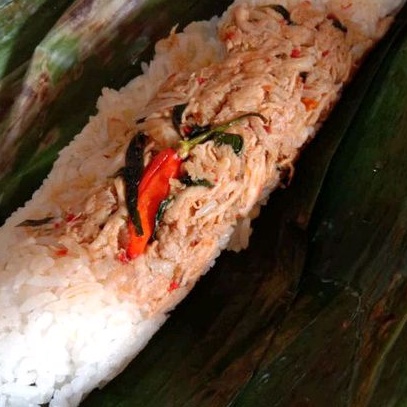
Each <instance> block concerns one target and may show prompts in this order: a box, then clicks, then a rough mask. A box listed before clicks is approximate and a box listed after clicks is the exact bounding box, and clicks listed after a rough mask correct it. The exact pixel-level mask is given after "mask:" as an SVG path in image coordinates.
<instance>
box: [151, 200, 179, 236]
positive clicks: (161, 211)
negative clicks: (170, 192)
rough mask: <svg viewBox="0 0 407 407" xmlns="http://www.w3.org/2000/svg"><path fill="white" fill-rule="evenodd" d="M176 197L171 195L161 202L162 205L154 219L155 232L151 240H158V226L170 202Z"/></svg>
mask: <svg viewBox="0 0 407 407" xmlns="http://www.w3.org/2000/svg"><path fill="white" fill-rule="evenodd" d="M173 199H174V197H172V196H170V197H168V198H166V199H163V200H162V201H161V203H160V206H159V207H158V210H157V213H156V214H155V219H154V232H153V234H152V236H151V240H156V234H157V230H158V227H159V226H160V222H161V219H162V218H163V216H164V212H165V210H166V209H167V207H168V205H169V203H170V202H171V201H172V200H173Z"/></svg>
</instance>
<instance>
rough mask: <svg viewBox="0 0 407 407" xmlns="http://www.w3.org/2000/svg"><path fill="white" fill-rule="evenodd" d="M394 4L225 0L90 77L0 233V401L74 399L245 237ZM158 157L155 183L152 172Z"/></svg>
mask: <svg viewBox="0 0 407 407" xmlns="http://www.w3.org/2000/svg"><path fill="white" fill-rule="evenodd" d="M401 3H402V1H401V0H388V1H387V0H375V1H372V0H370V1H369V0H358V1H356V0H353V1H352V2H349V1H347V0H313V1H298V0H288V1H281V4H279V5H278V6H276V5H272V6H270V4H269V2H267V1H261V0H258V1H254V0H251V1H240V0H237V1H236V2H235V3H234V4H233V5H232V6H231V7H230V8H229V9H228V10H227V12H226V13H225V14H224V15H223V16H222V17H221V18H214V19H212V20H210V21H204V22H198V23H192V24H190V25H189V26H188V27H187V28H186V29H185V30H184V32H182V33H178V34H177V33H175V32H172V33H171V34H170V35H169V37H168V38H166V39H164V40H161V41H160V42H158V43H157V45H156V56H155V58H154V60H153V61H152V62H151V63H150V64H149V65H145V66H144V74H143V75H141V76H139V77H137V78H135V79H134V80H133V81H132V82H130V83H129V84H128V85H127V86H125V87H124V88H122V89H121V90H119V91H115V90H111V89H104V90H103V92H102V96H101V97H100V99H99V101H98V113H97V115H96V116H94V117H91V118H90V120H89V123H88V124H87V125H86V127H85V128H84V129H83V131H82V132H81V133H80V134H79V135H77V136H76V137H75V139H74V140H73V141H72V142H71V144H70V145H69V146H68V147H66V148H65V149H63V150H62V151H61V153H60V157H59V159H58V160H57V161H56V163H55V165H54V167H53V169H52V171H51V173H50V174H49V176H48V178H47V179H46V180H45V181H44V183H43V185H42V187H41V188H40V189H39V190H38V191H37V192H36V193H35V194H34V196H33V198H32V199H31V200H30V201H29V202H27V204H26V205H25V206H24V207H23V208H20V209H18V210H17V211H16V212H15V213H14V214H13V215H12V216H11V217H10V218H9V219H8V220H7V222H6V224H5V225H4V226H3V227H2V228H1V230H0V241H1V248H0V287H1V296H0V406H20V405H24V406H25V405H34V406H35V405H41V404H45V403H49V404H50V406H58V407H63V406H77V405H78V404H79V403H80V401H81V400H82V399H83V397H84V396H85V395H86V394H87V393H89V392H90V391H91V390H92V389H94V388H96V387H98V386H99V387H100V386H103V385H104V384H105V383H106V382H108V381H109V380H111V379H112V378H113V377H114V376H116V375H117V374H118V373H120V371H121V370H123V369H124V367H125V366H126V365H127V364H128V363H129V362H130V360H131V359H132V358H134V357H135V355H136V354H137V353H138V352H139V351H140V350H141V349H142V348H143V347H144V346H145V345H146V343H147V342H148V340H149V339H150V337H151V336H152V335H153V334H154V333H155V332H156V331H157V330H158V329H159V327H160V326H161V325H162V324H163V323H164V322H165V320H166V318H167V317H168V315H169V312H170V311H171V310H172V309H173V308H174V307H175V306H176V305H177V304H178V303H179V302H180V301H181V300H182V298H184V297H185V296H186V295H187V293H188V292H189V291H190V290H191V289H192V288H193V286H194V285H195V284H196V282H197V281H198V279H199V278H200V276H202V275H203V274H204V273H206V272H207V271H208V269H209V268H210V267H211V266H212V265H213V264H214V261H215V259H216V257H217V256H218V255H219V254H220V252H221V251H222V250H223V249H226V248H229V249H232V250H235V251H238V250H240V249H242V248H245V247H246V246H247V245H248V241H249V236H250V231H251V229H250V221H251V219H253V218H254V217H255V216H256V215H257V214H258V212H259V207H260V204H261V203H264V202H265V200H266V199H267V197H268V195H269V193H270V192H271V191H273V190H274V189H276V188H278V187H280V186H282V185H286V184H287V183H289V180H290V179H291V177H292V176H293V173H294V166H293V164H294V162H295V160H296V158H297V156H298V154H299V151H300V150H301V148H302V147H303V146H304V145H305V144H306V143H307V142H308V141H310V140H311V139H312V138H313V137H314V135H315V133H316V131H317V130H318V128H319V127H320V126H321V123H322V122H323V120H324V119H325V118H326V117H327V115H328V114H329V112H330V110H331V109H332V107H333V105H334V103H335V102H336V101H337V100H338V98H339V97H340V94H341V91H342V89H343V86H344V85H345V84H346V83H347V82H348V81H349V80H350V78H351V77H352V74H353V73H354V72H355V70H356V69H357V67H358V66H359V65H360V63H361V61H362V59H363V57H364V56H365V55H366V53H367V52H368V51H369V50H370V49H371V48H372V46H373V45H374V44H375V42H377V41H378V40H379V39H380V38H381V37H382V36H383V34H384V33H385V32H386V30H387V28H388V27H389V25H390V23H391V21H392V17H391V15H392V14H394V12H396V10H397V9H398V7H400V6H401ZM166 151H169V152H171V154H173V155H170V156H168V155H167V156H165V157H166V158H165V157H164V155H163V152H166ZM160 157H161V158H162V157H164V158H162V161H160V162H159V163H158V158H160ZM168 157H169V158H168ZM137 160H138V161H137ZM165 160H173V161H174V166H173V167H172V170H173V171H172V172H170V173H166V174H167V175H166V179H165V180H164V181H165V182H164V181H162V178H160V179H158V178H157V179H156V178H154V177H156V175H157V174H159V173H160V174H162V173H163V168H164V164H162V163H164V162H165V163H168V161H165ZM140 165H141V169H142V172H141V175H140V176H139V178H137V177H136V175H135V174H136V173H137V171H139V170H140V168H139V167H140ZM166 168H169V165H168V166H167V167H166ZM164 184H165V185H164ZM157 194H158V195H157ZM164 201H165V205H162V203H163V202H164ZM143 202H144V204H143ZM152 202H154V205H155V207H154V209H153V210H152V209H151V208H150V207H149V205H150V204H151V203H152ZM158 204H160V205H159V207H157V205H158ZM143 205H145V206H143ZM158 212H160V217H158V216H156V215H157V213H158ZM152 222H154V224H152Z"/></svg>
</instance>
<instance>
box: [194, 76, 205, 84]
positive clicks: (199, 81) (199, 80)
mask: <svg viewBox="0 0 407 407" xmlns="http://www.w3.org/2000/svg"><path fill="white" fill-rule="evenodd" d="M196 80H197V81H198V83H199V85H202V84H203V83H205V82H206V78H202V77H199V78H196Z"/></svg>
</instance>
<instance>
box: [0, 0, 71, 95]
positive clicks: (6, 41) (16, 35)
mask: <svg viewBox="0 0 407 407" xmlns="http://www.w3.org/2000/svg"><path fill="white" fill-rule="evenodd" d="M72 1H73V0H57V1H55V0H8V1H4V0H3V1H1V2H0V79H1V78H3V77H4V76H7V74H9V73H11V72H12V71H13V70H14V69H16V68H18V67H19V66H20V65H22V64H24V63H25V62H26V61H27V60H28V59H30V58H31V55H32V53H33V51H34V49H35V47H36V46H37V45H38V43H39V42H40V41H41V40H42V39H43V38H44V37H45V35H46V34H47V33H48V31H49V30H50V29H51V27H52V26H53V25H54V23H55V21H56V20H57V19H58V17H59V16H60V15H61V14H62V13H63V12H64V11H65V9H66V8H67V7H68V6H69V4H70V3H72ZM0 88H1V87H0Z"/></svg>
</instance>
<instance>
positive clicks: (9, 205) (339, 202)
mask: <svg viewBox="0 0 407 407" xmlns="http://www.w3.org/2000/svg"><path fill="white" fill-rule="evenodd" d="M78 3H80V2H78ZM78 3H76V4H78ZM129 3H130V2H129ZM173 3H175V2H173ZM211 3H213V2H210V1H209V0H205V1H204V0H201V1H199V2H198V1H197V2H193V1H190V2H188V4H187V5H186V4H183V3H182V2H177V3H175V4H171V3H170V2H168V1H146V2H145V4H144V6H143V8H142V9H137V10H132V11H131V12H129V14H128V18H124V19H123V21H122V23H121V24H123V25H120V27H121V28H120V32H117V35H116V34H112V38H108V39H106V40H105V41H106V42H104V43H103V44H101V43H98V42H95V43H94V49H93V50H92V52H90V53H89V54H87V55H86V56H85V57H84V58H83V60H81V58H76V59H74V60H73V61H74V62H72V65H70V66H68V67H67V68H66V69H65V70H62V71H59V73H58V75H57V81H56V89H57V91H56V92H55V94H54V96H52V97H50V98H49V99H48V100H47V102H46V103H45V104H44V106H43V108H44V113H43V114H40V115H39V116H38V114H37V113H36V114H33V116H32V117H31V118H30V120H31V121H30V123H31V124H30V126H28V127H29V130H28V131H26V132H23V133H21V137H22V139H23V142H22V144H21V145H20V146H19V149H18V151H17V153H16V154H15V157H16V160H15V161H14V162H13V164H12V165H11V166H10V170H7V171H6V172H5V175H4V177H3V179H2V180H0V191H2V192H1V193H2V198H1V199H2V200H1V201H0V216H1V217H3V218H4V217H5V216H7V215H8V214H9V213H10V211H12V210H13V209H15V207H16V206H18V205H19V204H21V203H22V202H23V201H24V200H25V199H27V197H28V196H29V195H30V194H31V191H33V190H34V189H35V188H36V187H37V186H38V185H39V184H40V183H41V181H42V178H43V177H44V176H45V175H46V173H47V171H48V170H49V167H50V165H51V163H52V161H53V160H54V159H55V157H56V155H57V151H58V150H59V149H60V148H61V147H62V146H63V145H65V144H66V143H67V142H68V141H69V140H70V139H71V138H72V136H73V135H74V134H75V133H76V132H77V131H79V130H80V128H81V127H82V126H83V125H84V124H85V122H86V120H87V116H88V115H89V114H91V113H93V108H94V105H95V101H96V98H97V96H98V94H99V92H100V88H101V87H102V86H105V85H107V86H111V87H119V86H121V85H122V84H124V83H125V82H126V81H127V80H129V79H130V78H131V77H132V76H134V75H135V74H137V73H138V72H139V62H140V61H141V60H148V58H149V56H151V51H152V48H151V44H153V43H154V42H155V40H156V39H157V38H159V37H160V36H162V35H165V34H166V33H167V32H168V30H169V29H170V28H171V26H172V25H174V23H175V22H180V23H181V27H182V26H183V25H185V24H186V23H188V22H189V21H190V20H194V19H202V18H208V17H209V16H211V15H213V14H216V13H220V12H221V11H222V10H223V9H225V8H226V6H227V5H228V4H229V2H228V1H224V2H218V3H217V5H216V6H214V5H213V4H211ZM406 13H407V10H406V9H405V10H404V11H403V13H402V14H401V15H400V16H399V18H398V21H397V23H396V24H395V25H394V27H393V29H392V30H391V32H390V33H389V35H388V36H387V38H386V39H385V40H384V41H383V42H382V44H380V46H379V47H378V48H377V49H376V50H375V51H374V52H373V53H372V54H371V55H370V57H369V58H368V59H367V60H366V62H365V67H364V69H362V70H361V72H360V74H359V75H358V76H357V77H356V78H355V81H354V82H353V83H352V85H351V86H350V87H349V88H348V89H347V90H346V92H345V93H344V95H343V98H342V101H341V102H340V104H339V105H338V106H337V108H336V109H335V111H334V113H333V115H332V116H331V118H330V120H329V121H328V122H327V123H326V125H325V126H324V128H323V129H322V131H321V132H320V133H319V135H318V137H317V139H316V140H315V141H314V142H313V143H312V145H311V146H310V147H309V148H308V150H306V151H305V153H304V154H303V156H302V158H301V160H300V162H299V163H298V165H297V173H296V177H295V179H294V181H293V184H292V185H291V186H290V188H289V189H287V190H282V191H278V192H276V193H275V194H274V195H273V196H272V198H271V199H270V200H269V203H268V205H267V206H266V207H264V208H263V211H262V214H261V216H260V218H259V219H258V220H257V221H256V222H255V232H254V234H253V236H252V238H251V245H250V248H249V249H248V250H246V251H245V252H244V253H241V254H232V253H226V254H223V255H222V256H221V257H220V258H219V260H218V262H217V265H216V266H215V268H214V269H213V270H212V271H211V272H210V273H209V274H208V275H207V276H205V277H204V278H203V279H202V280H201V282H200V283H199V284H198V285H197V287H196V288H195V289H194V291H193V292H192V293H191V294H190V296H189V297H188V298H187V299H186V300H185V301H184V302H183V303H182V304H181V305H180V306H179V307H178V308H177V309H176V310H175V311H174V312H173V315H172V317H171V318H170V320H169V321H168V322H167V324H166V325H165V326H164V327H163V328H162V329H161V330H160V332H159V333H158V334H157V335H156V336H155V337H154V338H153V339H152V341H151V342H150V343H149V345H148V346H147V348H146V349H145V350H144V351H143V352H142V353H141V354H140V355H139V356H138V357H137V358H136V359H135V360H134V361H133V362H132V363H131V364H130V365H129V366H128V368H127V369H126V370H125V371H124V372H123V373H122V374H121V375H120V376H118V377H117V378H116V379H115V380H114V381H113V382H111V383H110V384H108V385H107V386H106V387H105V388H103V389H101V390H96V391H94V392H93V393H92V394H91V395H90V396H89V397H88V398H87V399H86V400H85V401H84V402H83V403H82V405H83V406H84V407H86V406H87V407H92V406H98V407H107V406H121V407H125V406H129V407H130V406H143V407H144V406H146V407H147V406H151V407H153V406H159V407H162V406H164V407H165V406H175V407H176V406H181V405H183V406H194V407H195V406H241V407H245V406H250V407H251V406H253V405H260V406H262V405H264V406H287V407H288V406H297V407H298V406H317V407H319V406H331V405H332V406H402V405H404V404H405V402H406V400H407V379H406V377H407V376H406V373H407V372H406V370H407V352H406V350H407V349H405V348H406V347H407V345H406V343H407V341H406V339H407V338H406V336H407V331H406V329H405V322H406V320H407V317H406V313H405V312H406V311H405V310H406V309H407V308H406V304H405V303H406V301H407V300H406V298H407V296H406V279H405V278H406V267H405V261H406V260H405V258H406V256H405V253H406V244H407V239H406V236H407V235H406V233H405V231H406V222H407V220H406V216H405V209H406V198H405V197H406V196H407V194H406V192H407V191H406V188H407V181H406V180H405V179H404V178H405V177H403V169H404V162H405V160H404V156H405V150H406V148H407V134H406V133H407V132H406V125H407V124H406V120H407V118H406V110H407V109H406V108H407V100H406V99H407V97H406V94H407V92H406V87H407V78H406V67H407V61H406V58H407V45H406V44H407V33H406V22H407V14H406ZM68 16H69V15H68ZM71 17H72V16H71ZM68 20H69V18H68ZM63 21H64V17H62V22H63ZM59 32H60V31H59ZM55 35H57V32H56V31H55ZM47 38H48V39H46V40H47V41H49V39H50V38H52V37H51V36H50V35H49V36H47ZM53 38H54V39H55V38H57V37H53ZM51 43H52V41H51ZM55 44H57V45H58V46H57V48H58V51H59V52H61V53H62V55H64V57H66V58H68V59H69V58H70V56H72V53H71V51H72V48H70V47H69V46H68V47H66V48H61V47H60V46H59V45H60V44H59V43H58V42H56V43H55ZM74 48H75V47H74ZM75 49H77V48H75ZM75 52H76V51H75ZM76 55H81V54H80V53H76ZM106 55H109V56H113V57H112V58H106ZM77 63H80V64H81V69H80V71H79V72H77V71H76V70H75V67H76V66H77ZM73 72H75V73H76V76H75V75H74V77H73V78H71V77H70V75H72V73H73ZM13 73H14V72H13ZM18 77H19V76H18V74H15V78H18ZM20 78H21V77H20ZM61 78H65V79H63V80H62V79H61ZM67 78H68V79H67ZM59 80H61V81H62V82H63V83H62V82H61V83H60V82H58V81H59ZM8 83H9V87H8V89H11V90H13V83H14V82H13V80H9V82H8ZM84 89H86V92H84ZM85 93H86V95H85ZM30 114H31V113H30ZM3 123H4V121H3ZM39 144H40V147H38V145H39ZM27 149H29V150H28V151H29V153H25V151H27ZM33 152H34V153H33Z"/></svg>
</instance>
